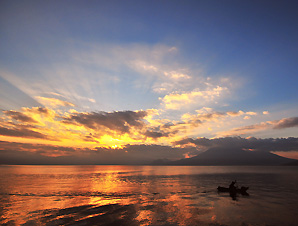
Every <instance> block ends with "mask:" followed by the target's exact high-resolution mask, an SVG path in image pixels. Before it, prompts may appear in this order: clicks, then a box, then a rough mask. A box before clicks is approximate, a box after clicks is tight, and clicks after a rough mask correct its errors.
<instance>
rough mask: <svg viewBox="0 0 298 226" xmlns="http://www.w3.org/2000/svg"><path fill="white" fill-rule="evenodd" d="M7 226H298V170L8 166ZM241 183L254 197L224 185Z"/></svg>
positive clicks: (3, 216) (0, 191) (2, 189)
mask: <svg viewBox="0 0 298 226" xmlns="http://www.w3.org/2000/svg"><path fill="white" fill-rule="evenodd" d="M0 170H1V171H0V224H2V225H297V224H296V213H297V207H298V204H297V200H298V195H297V188H296V187H297V181H298V180H297V179H298V168H297V167H205V166H202V167H201V166H186V167H184V166H178V167H177V166H0ZM234 179H237V181H238V183H239V185H243V186H250V189H249V194H250V196H241V195H239V196H237V197H236V200H233V199H232V198H231V197H230V196H229V194H227V193H218V192H217V190H216V188H217V186H218V185H226V186H227V185H228V183H229V182H230V181H232V180H234Z"/></svg>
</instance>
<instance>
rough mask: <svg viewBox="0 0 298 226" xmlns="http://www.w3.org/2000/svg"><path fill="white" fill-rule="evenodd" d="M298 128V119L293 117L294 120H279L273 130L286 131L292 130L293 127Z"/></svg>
mask: <svg viewBox="0 0 298 226" xmlns="http://www.w3.org/2000/svg"><path fill="white" fill-rule="evenodd" d="M297 126H298V117H293V118H285V119H281V120H279V121H278V122H277V123H276V125H275V126H274V127H273V128H274V129H285V128H291V127H297Z"/></svg>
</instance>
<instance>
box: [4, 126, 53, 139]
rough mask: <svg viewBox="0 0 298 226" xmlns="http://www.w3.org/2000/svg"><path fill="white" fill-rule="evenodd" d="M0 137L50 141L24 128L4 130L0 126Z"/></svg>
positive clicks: (42, 135)
mask: <svg viewBox="0 0 298 226" xmlns="http://www.w3.org/2000/svg"><path fill="white" fill-rule="evenodd" d="M0 135H2V136H11V137H27V138H39V139H50V138H49V137H47V136H46V135H44V134H42V133H39V132H36V131H33V130H29V129H26V128H5V127H2V126H0Z"/></svg>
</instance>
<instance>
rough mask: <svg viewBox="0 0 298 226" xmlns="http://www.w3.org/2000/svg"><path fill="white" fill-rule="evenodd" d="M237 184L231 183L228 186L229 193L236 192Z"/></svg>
mask: <svg viewBox="0 0 298 226" xmlns="http://www.w3.org/2000/svg"><path fill="white" fill-rule="evenodd" d="M236 183H237V181H236V180H235V181H232V183H231V184H230V186H229V189H230V191H236V189H237V187H236V186H235V184H236Z"/></svg>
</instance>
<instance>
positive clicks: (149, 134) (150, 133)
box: [144, 130, 169, 139]
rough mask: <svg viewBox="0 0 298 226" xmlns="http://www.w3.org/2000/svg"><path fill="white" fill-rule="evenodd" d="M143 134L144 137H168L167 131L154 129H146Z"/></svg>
mask: <svg viewBox="0 0 298 226" xmlns="http://www.w3.org/2000/svg"><path fill="white" fill-rule="evenodd" d="M144 135H145V136H146V137H151V138H153V139H157V138H160V137H168V136H169V133H162V132H156V131H149V130H147V131H146V132H145V133H144Z"/></svg>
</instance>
